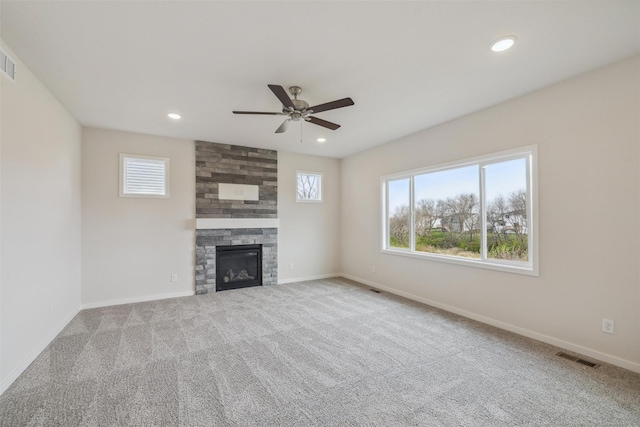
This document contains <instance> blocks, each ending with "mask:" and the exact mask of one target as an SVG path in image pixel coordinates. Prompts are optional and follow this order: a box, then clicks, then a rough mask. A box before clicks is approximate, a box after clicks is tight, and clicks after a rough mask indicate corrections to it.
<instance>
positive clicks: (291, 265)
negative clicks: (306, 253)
mask: <svg viewBox="0 0 640 427" xmlns="http://www.w3.org/2000/svg"><path fill="white" fill-rule="evenodd" d="M289 270H293V263H292V262H290V263H289Z"/></svg>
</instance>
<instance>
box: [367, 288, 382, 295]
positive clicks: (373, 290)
mask: <svg viewBox="0 0 640 427" xmlns="http://www.w3.org/2000/svg"><path fill="white" fill-rule="evenodd" d="M369 290H370V291H371V292H375V293H376V294H379V293H382V291H379V290H377V289H369Z"/></svg>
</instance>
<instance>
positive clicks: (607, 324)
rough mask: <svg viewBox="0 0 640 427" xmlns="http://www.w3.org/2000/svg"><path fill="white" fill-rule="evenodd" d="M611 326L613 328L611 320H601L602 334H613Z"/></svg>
mask: <svg viewBox="0 0 640 427" xmlns="http://www.w3.org/2000/svg"><path fill="white" fill-rule="evenodd" d="M613 326H614V322H613V320H609V319H602V332H606V333H608V334H613V333H614V332H613Z"/></svg>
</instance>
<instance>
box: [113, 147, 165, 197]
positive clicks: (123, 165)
mask: <svg viewBox="0 0 640 427" xmlns="http://www.w3.org/2000/svg"><path fill="white" fill-rule="evenodd" d="M120 197H164V198H167V197H169V159H168V158H165V157H150V156H137V155H133V154H123V153H120Z"/></svg>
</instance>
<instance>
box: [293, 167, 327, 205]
mask: <svg viewBox="0 0 640 427" xmlns="http://www.w3.org/2000/svg"><path fill="white" fill-rule="evenodd" d="M300 175H313V176H317V177H318V197H319V198H318V199H301V198H300V195H299V194H298V180H299V179H300ZM323 175H324V174H323V173H322V172H310V171H296V202H298V203H323V201H324V194H323V191H324V189H323V185H322V181H323V178H324V176H323Z"/></svg>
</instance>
